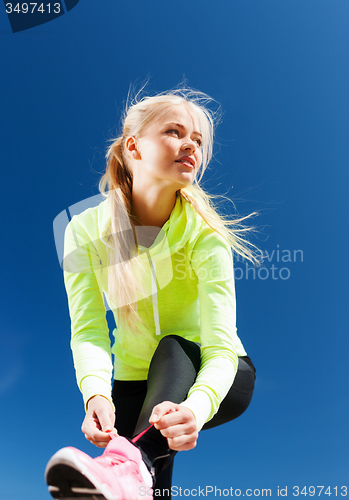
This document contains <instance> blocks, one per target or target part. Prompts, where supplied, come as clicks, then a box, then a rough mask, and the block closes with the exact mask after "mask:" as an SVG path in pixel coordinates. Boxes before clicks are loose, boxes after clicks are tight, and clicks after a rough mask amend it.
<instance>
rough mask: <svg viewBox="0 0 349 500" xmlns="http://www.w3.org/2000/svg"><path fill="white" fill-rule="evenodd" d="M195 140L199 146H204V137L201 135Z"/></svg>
mask: <svg viewBox="0 0 349 500" xmlns="http://www.w3.org/2000/svg"><path fill="white" fill-rule="evenodd" d="M194 142H196V143H197V145H198V146H199V147H200V146H202V139H200V137H197V138H196V139H194Z"/></svg>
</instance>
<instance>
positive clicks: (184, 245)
mask: <svg viewBox="0 0 349 500" xmlns="http://www.w3.org/2000/svg"><path fill="white" fill-rule="evenodd" d="M207 101H208V98H207V96H205V95H204V94H201V93H199V92H195V91H191V90H176V91H171V92H167V93H163V94H159V95H156V96H153V97H145V98H143V99H141V100H140V101H138V102H137V101H135V102H134V103H133V104H132V105H131V106H130V107H129V109H128V111H127V113H126V115H125V119H124V123H123V131H122V135H120V137H119V138H117V139H116V140H115V141H114V142H113V144H112V145H111V147H110V148H109V150H108V154H107V158H108V163H107V170H106V173H105V175H104V176H103V178H102V180H101V184H100V188H101V191H102V193H105V191H106V188H108V195H107V199H106V200H105V201H104V202H102V203H101V204H100V205H98V206H97V207H95V208H92V209H88V210H86V211H84V212H83V213H82V214H80V215H78V216H75V217H73V219H72V220H71V222H70V224H69V225H68V227H67V230H66V234H65V259H64V278H65V285H66V289H67V294H68V300H69V308H70V315H71V320H72V341H71V346H72V350H73V356H74V363H75V368H76V373H77V380H78V384H79V387H80V389H81V391H82V394H83V397H84V401H85V406H86V416H85V419H84V422H83V425H82V431H83V432H84V434H85V436H86V438H87V439H88V440H89V441H91V443H93V444H95V445H96V446H99V447H105V446H106V450H105V452H104V453H103V455H102V456H101V457H99V458H95V459H91V458H90V457H88V456H87V455H86V454H84V453H82V452H80V451H79V450H76V449H74V448H64V449H63V450H60V451H59V452H57V453H56V455H54V456H53V457H52V459H51V460H50V462H49V464H48V466H47V469H46V480H47V482H48V484H49V489H50V492H51V494H52V496H53V497H55V498H71V497H74V496H75V497H78V496H80V497H84V498H99V499H108V500H109V499H114V498H117V499H119V500H120V499H125V500H132V499H134V498H144V496H145V495H147V496H146V497H147V498H152V495H153V494H154V496H156V497H157V498H170V494H171V474H172V465H173V458H174V455H175V454H176V452H178V451H183V450H190V449H192V448H194V447H195V446H196V442H197V439H198V433H199V431H200V430H201V429H207V428H210V427H215V426H217V425H220V424H222V423H224V422H228V421H230V420H232V419H234V418H236V417H237V416H239V415H240V414H241V413H243V411H245V410H246V408H247V407H248V405H249V403H250V401H251V398H252V393H253V389H254V380H255V369H254V366H253V364H252V362H251V360H250V358H249V357H248V356H247V354H246V351H245V350H244V347H243V345H242V343H241V341H240V339H239V337H238V336H237V333H236V327H235V290H234V275H233V261H232V252H231V249H233V250H234V251H235V252H236V253H238V254H239V255H242V256H243V257H246V258H248V259H250V260H252V261H254V260H255V258H254V256H253V253H252V251H251V250H250V248H249V247H248V245H247V244H246V242H245V241H244V239H243V238H242V237H241V236H240V235H241V233H242V232H244V231H247V229H246V228H243V227H241V225H240V222H241V221H240V220H235V221H228V220H225V219H223V218H222V217H220V216H219V215H218V214H217V212H216V211H215V210H214V208H213V207H212V204H211V202H210V197H209V196H208V195H207V194H206V193H205V192H204V191H203V190H202V188H201V187H200V186H199V181H200V179H201V177H202V175H203V173H204V170H205V168H206V167H207V165H208V162H209V161H210V159H211V156H212V138H213V126H214V115H213V113H211V112H210V111H209V110H208V109H207V108H206V107H205V106H204V104H203V103H205V102H207ZM103 295H104V296H105V298H106V300H107V302H108V304H109V306H110V307H111V309H112V310H113V312H114V316H115V321H116V325H117V329H116V330H114V336H115V343H114V345H113V348H112V350H111V345H110V339H109V331H108V326H107V323H106V317H105V316H106V309H105V304H104V300H103ZM111 353H113V355H114V382H113V385H111V378H112V370H113V365H112V361H111ZM115 415H116V420H115ZM122 436H123V437H122ZM131 438H133V439H132V441H131ZM151 488H153V489H154V492H152V489H151ZM155 490H156V491H155Z"/></svg>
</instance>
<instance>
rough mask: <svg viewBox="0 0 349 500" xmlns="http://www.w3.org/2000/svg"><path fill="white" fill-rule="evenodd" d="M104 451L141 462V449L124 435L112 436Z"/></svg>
mask: <svg viewBox="0 0 349 500" xmlns="http://www.w3.org/2000/svg"><path fill="white" fill-rule="evenodd" d="M104 453H112V454H115V455H118V456H120V457H125V459H126V460H132V461H133V462H136V463H138V462H139V460H140V456H141V455H140V451H139V449H138V448H137V447H136V446H134V445H133V444H132V443H130V441H128V440H127V439H126V438H124V437H122V436H116V437H115V438H112V439H111V441H110V442H109V443H108V445H107V447H106V449H105V452H104Z"/></svg>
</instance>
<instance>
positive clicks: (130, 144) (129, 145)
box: [125, 136, 141, 160]
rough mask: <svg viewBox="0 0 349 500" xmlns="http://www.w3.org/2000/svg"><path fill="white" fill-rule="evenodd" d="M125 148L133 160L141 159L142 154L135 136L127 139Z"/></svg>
mask: <svg viewBox="0 0 349 500" xmlns="http://www.w3.org/2000/svg"><path fill="white" fill-rule="evenodd" d="M125 149H126V153H127V155H128V156H129V157H130V158H132V159H133V160H140V159H141V155H140V153H139V151H138V149H137V141H136V138H135V137H133V136H132V137H128V138H127V139H126V141H125Z"/></svg>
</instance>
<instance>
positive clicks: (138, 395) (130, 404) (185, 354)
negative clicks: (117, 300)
mask: <svg viewBox="0 0 349 500" xmlns="http://www.w3.org/2000/svg"><path fill="white" fill-rule="evenodd" d="M199 369H200V346H199V345H198V344H196V343H194V342H191V341H189V340H185V339H183V338H182V337H179V336H177V335H168V336H166V337H163V338H162V339H161V341H160V342H159V345H158V347H157V349H156V351H155V353H154V356H153V359H152V361H151V363H150V367H149V373H148V380H136V381H128V380H127V381H124V380H115V381H114V385H113V401H114V404H115V408H116V428H117V430H118V433H119V434H120V435H122V436H126V437H128V438H131V437H133V436H136V435H137V434H139V433H140V432H142V431H144V430H145V429H146V428H147V427H149V417H150V415H151V412H152V410H153V408H154V406H155V405H157V404H159V403H162V402H163V401H172V402H173V403H178V404H179V403H181V402H182V401H184V400H185V399H186V397H187V394H188V392H189V389H190V388H191V387H192V385H193V384H194V382H195V379H196V376H197V374H198V372H199ZM255 378H256V375H255V368H254V366H253V364H252V361H251V360H250V358H249V357H248V356H244V357H240V358H239V365H238V372H237V374H236V377H235V380H234V383H233V385H232V387H231V388H230V390H229V392H228V394H227V396H226V397H225V399H224V400H223V401H222V403H221V405H220V407H219V410H218V412H217V413H216V415H215V416H214V417H213V418H212V419H211V420H210V421H209V422H207V423H206V424H205V425H204V427H203V430H205V429H210V428H212V427H216V426H218V425H221V424H224V423H226V422H229V421H230V420H233V419H235V418H237V417H238V416H239V415H241V414H242V413H243V412H244V411H245V410H246V409H247V407H248V405H249V404H250V401H251V399H252V394H253V390H254V381H255ZM136 446H138V447H139V448H140V450H141V452H142V455H143V459H144V461H145V462H146V464H147V465H148V467H153V469H154V470H155V473H156V476H155V477H156V483H155V486H154V488H156V489H157V490H159V491H163V492H164V493H163V496H157V498H167V499H168V498H170V495H169V494H168V491H171V480H172V467H173V458H174V456H175V454H176V452H175V451H173V450H170V449H169V447H168V444H167V440H166V438H165V437H163V436H162V434H161V433H160V431H158V430H156V429H155V427H152V428H151V429H149V431H147V432H146V433H145V434H144V435H143V436H142V437H141V438H140V439H139V440H138V441H137V442H136Z"/></svg>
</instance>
